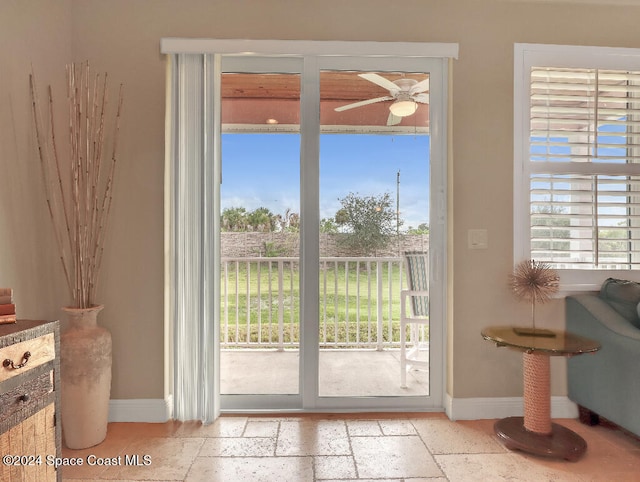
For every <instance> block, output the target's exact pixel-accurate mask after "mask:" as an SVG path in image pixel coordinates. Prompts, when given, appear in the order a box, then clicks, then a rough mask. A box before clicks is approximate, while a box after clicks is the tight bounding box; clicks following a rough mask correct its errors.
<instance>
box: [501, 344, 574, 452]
mask: <svg viewBox="0 0 640 482" xmlns="http://www.w3.org/2000/svg"><path fill="white" fill-rule="evenodd" d="M522 360H523V373H524V417H507V418H503V419H502V420H498V421H497V422H496V423H495V425H494V429H495V432H496V435H497V436H498V438H499V439H500V440H502V442H503V443H504V445H505V446H506V447H507V448H509V449H512V450H522V451H523V452H528V453H532V454H536V455H545V456H550V457H558V458H563V459H566V460H570V461H576V460H578V459H579V458H580V457H582V455H583V454H584V453H585V451H586V450H587V443H586V442H585V441H584V439H583V438H582V437H580V436H579V435H578V434H576V433H575V432H573V431H571V430H569V429H568V428H565V427H563V426H562V425H558V424H556V423H552V422H551V366H550V365H551V363H550V361H549V356H548V355H546V354H543V353H535V352H534V353H526V352H525V353H524V354H523V355H522Z"/></svg>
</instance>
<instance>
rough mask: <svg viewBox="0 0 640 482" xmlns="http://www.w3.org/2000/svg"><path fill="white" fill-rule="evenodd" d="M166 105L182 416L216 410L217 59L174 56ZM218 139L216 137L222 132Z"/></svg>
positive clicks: (208, 415) (208, 416)
mask: <svg viewBox="0 0 640 482" xmlns="http://www.w3.org/2000/svg"><path fill="white" fill-rule="evenodd" d="M169 58H170V62H171V79H170V83H171V85H170V105H169V109H168V114H167V115H168V116H169V122H168V129H169V132H168V136H169V140H170V141H169V146H170V147H169V150H170V151H169V159H168V162H169V165H168V169H167V174H168V176H169V178H170V179H169V181H168V189H169V192H168V193H167V198H168V203H169V225H170V232H171V235H170V237H169V257H170V262H169V264H170V268H169V277H170V290H169V297H170V308H169V317H170V324H171V327H172V332H173V356H174V364H173V408H174V418H175V419H177V420H201V421H203V422H205V423H208V422H212V421H213V420H215V418H217V416H218V415H219V374H218V370H217V369H216V368H217V365H218V361H219V348H218V346H219V345H218V330H217V329H216V327H217V324H216V320H217V319H218V313H217V311H218V310H219V308H218V303H217V302H216V300H218V299H219V290H220V287H219V281H218V280H219V279H220V277H219V268H218V266H217V263H216V260H217V259H219V249H220V248H219V242H218V239H219V238H218V237H217V236H216V233H218V232H219V226H216V223H217V222H218V219H217V217H216V216H215V214H214V211H215V210H216V209H217V208H218V206H219V183H220V178H219V169H217V168H216V166H217V165H218V162H219V155H218V151H219V146H218V145H217V141H216V139H217V137H216V135H215V132H216V129H217V130H219V127H220V119H219V109H217V106H216V105H215V102H217V100H216V99H219V95H218V96H216V91H217V89H219V76H220V68H219V59H218V58H216V57H215V56H214V55H202V54H176V55H171V56H170V57H169ZM218 138H219V137H218Z"/></svg>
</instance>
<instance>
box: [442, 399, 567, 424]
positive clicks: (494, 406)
mask: <svg viewBox="0 0 640 482" xmlns="http://www.w3.org/2000/svg"><path fill="white" fill-rule="evenodd" d="M445 412H446V413H447V416H448V417H449V418H450V419H451V420H479V419H487V418H489V419H494V418H504V417H522V416H523V412H524V409H523V400H522V397H503V398H452V397H451V396H450V395H449V394H446V397H445ZM551 416H552V417H553V418H576V417H577V416H578V407H577V406H576V404H575V403H573V402H572V401H571V400H569V398H567V397H551Z"/></svg>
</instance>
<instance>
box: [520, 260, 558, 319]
mask: <svg viewBox="0 0 640 482" xmlns="http://www.w3.org/2000/svg"><path fill="white" fill-rule="evenodd" d="M509 282H510V285H511V289H512V290H513V292H514V294H515V295H516V296H518V297H519V298H521V299H525V300H527V301H530V302H531V321H532V323H533V327H534V328H535V322H536V321H535V305H536V301H538V302H540V303H545V302H547V301H549V300H550V299H551V298H552V296H553V295H554V294H555V293H557V292H558V289H559V287H560V277H559V276H558V273H557V272H556V271H555V270H554V269H552V268H551V266H550V265H549V264H548V263H545V262H542V261H535V260H532V259H529V260H526V261H522V262H520V263H518V264H517V265H516V267H515V268H514V270H513V273H512V274H511V276H510V277H509Z"/></svg>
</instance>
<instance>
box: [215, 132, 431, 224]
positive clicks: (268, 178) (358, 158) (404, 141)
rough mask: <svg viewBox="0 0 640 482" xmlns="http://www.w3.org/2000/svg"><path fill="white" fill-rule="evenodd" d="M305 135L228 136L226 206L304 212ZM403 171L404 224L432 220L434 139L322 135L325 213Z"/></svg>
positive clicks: (386, 188)
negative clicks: (302, 147) (302, 142)
mask: <svg viewBox="0 0 640 482" xmlns="http://www.w3.org/2000/svg"><path fill="white" fill-rule="evenodd" d="M299 163H300V136H299V135H298V134H223V135H222V187H221V203H222V209H224V208H228V207H244V208H246V209H247V211H251V210H253V209H256V208H258V207H261V206H264V207H267V208H269V209H270V210H271V211H272V212H273V213H274V214H278V213H280V214H283V213H284V212H285V210H286V209H287V208H290V209H291V210H292V211H293V212H297V213H299V212H300V167H299ZM398 170H399V171H400V213H401V218H402V219H404V225H403V228H405V229H406V228H407V227H409V226H413V227H417V226H418V225H419V224H420V223H428V222H429V136H426V135H372V134H370V135H358V134H323V135H322V136H321V138H320V217H321V218H325V217H333V215H334V214H335V212H336V211H337V210H338V209H339V208H340V202H339V198H343V197H345V196H346V195H347V194H349V193H350V192H353V193H357V194H359V195H362V196H369V195H381V194H383V193H385V192H388V193H390V195H391V198H392V199H393V201H394V203H395V199H396V177H397V176H396V173H397V172H398Z"/></svg>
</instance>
